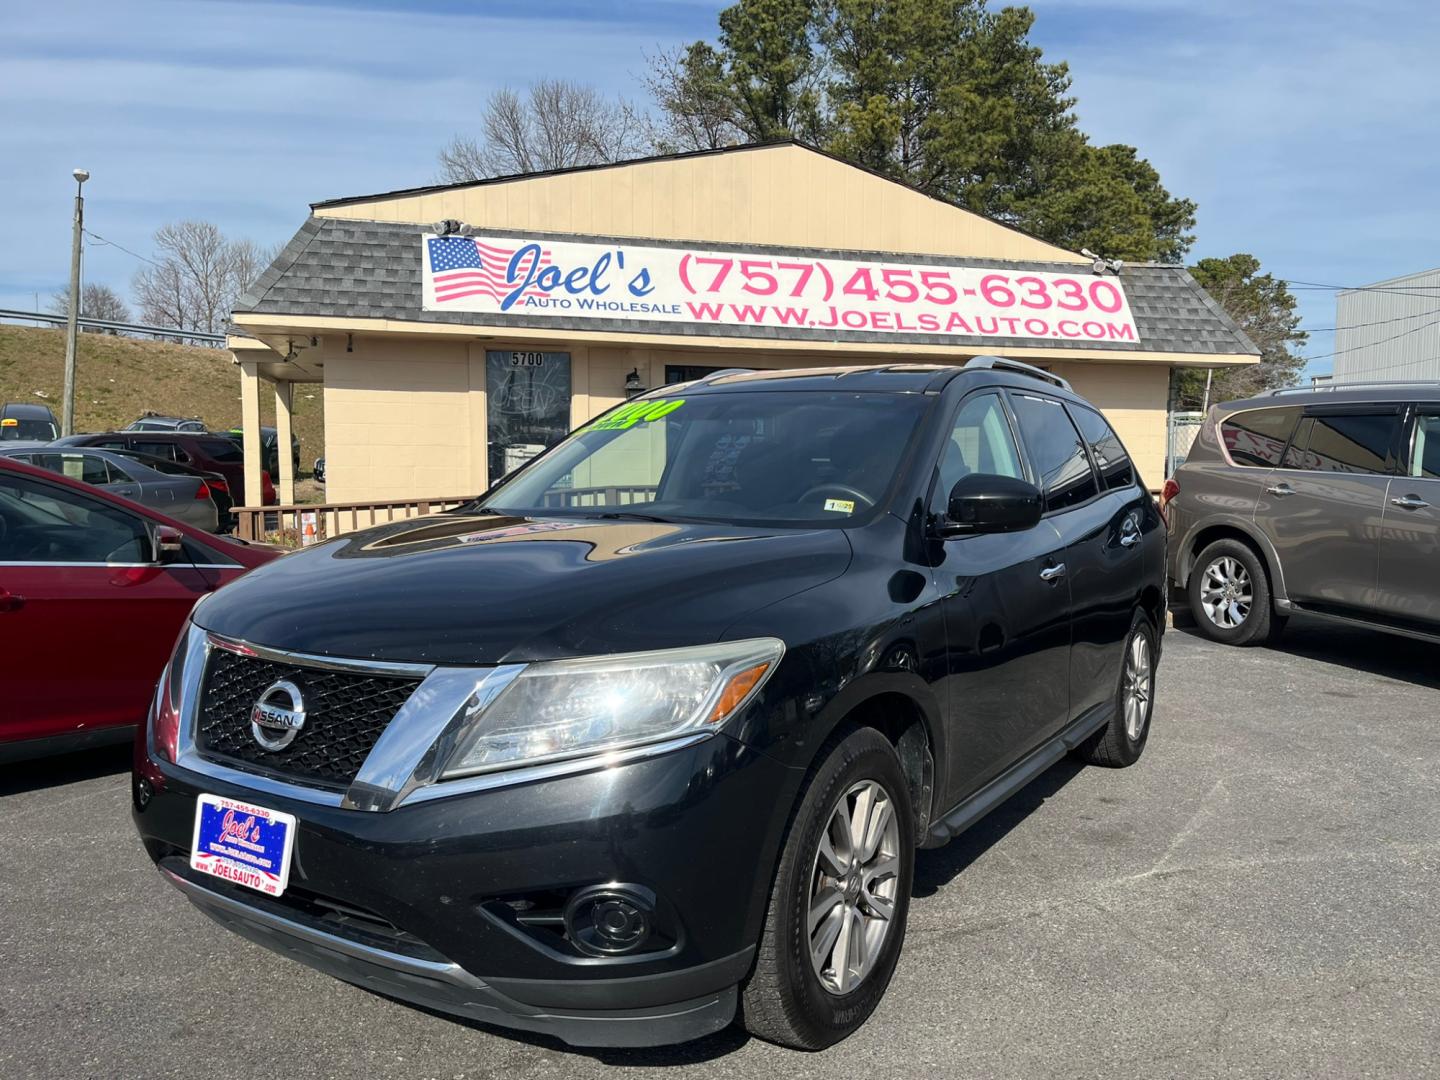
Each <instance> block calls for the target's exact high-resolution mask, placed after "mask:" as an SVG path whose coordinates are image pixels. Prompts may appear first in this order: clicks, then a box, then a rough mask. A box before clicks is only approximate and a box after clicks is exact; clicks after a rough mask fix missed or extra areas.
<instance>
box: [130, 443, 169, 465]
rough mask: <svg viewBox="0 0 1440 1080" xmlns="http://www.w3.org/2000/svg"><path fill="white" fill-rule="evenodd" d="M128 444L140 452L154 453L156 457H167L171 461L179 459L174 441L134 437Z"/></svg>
mask: <svg viewBox="0 0 1440 1080" xmlns="http://www.w3.org/2000/svg"><path fill="white" fill-rule="evenodd" d="M130 445H131V446H132V447H133V448H134V449H136V450H138V451H139V452H140V453H142V454H154V455H155V456H156V457H162V458H169V459H170V460H171V461H178V460H180V454H179V453H178V452H177V447H176V446H175V444H174V443H170V442H154V441H150V440H147V439H134V440H132V441H131V443H130Z"/></svg>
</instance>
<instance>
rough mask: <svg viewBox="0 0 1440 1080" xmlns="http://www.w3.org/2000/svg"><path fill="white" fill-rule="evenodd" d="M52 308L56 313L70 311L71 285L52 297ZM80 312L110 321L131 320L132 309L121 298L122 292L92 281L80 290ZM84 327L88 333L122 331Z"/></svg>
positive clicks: (65, 313) (115, 333) (63, 313)
mask: <svg viewBox="0 0 1440 1080" xmlns="http://www.w3.org/2000/svg"><path fill="white" fill-rule="evenodd" d="M50 310H51V311H52V312H54V313H55V314H56V315H68V314H69V313H70V286H69V285H66V286H65V288H63V289H61V290H60V291H59V292H57V293H56V294H55V295H54V296H52V297H51V298H50ZM80 314H81V315H83V316H84V317H85V318H87V319H105V320H106V321H108V322H122V323H123V322H129V321H130V309H129V308H128V307H126V306H125V301H124V300H122V299H121V298H120V294H119V293H117V292H116V291H115V290H114V289H112V288H110V286H109V285H101V284H100V283H99V282H91V283H90V284H89V285H86V286H84V287H83V288H82V289H81V290H80ZM83 329H85V330H86V332H87V333H102V334H112V335H118V334H119V333H120V331H119V330H96V329H95V328H93V327H85V328H83Z"/></svg>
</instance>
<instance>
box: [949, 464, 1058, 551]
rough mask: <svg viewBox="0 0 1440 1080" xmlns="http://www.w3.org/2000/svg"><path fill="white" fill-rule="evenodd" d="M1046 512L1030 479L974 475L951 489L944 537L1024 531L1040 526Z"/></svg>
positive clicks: (962, 478)
mask: <svg viewBox="0 0 1440 1080" xmlns="http://www.w3.org/2000/svg"><path fill="white" fill-rule="evenodd" d="M1044 509H1045V507H1044V499H1043V497H1042V496H1041V494H1040V489H1039V488H1037V487H1036V486H1035V485H1034V484H1032V483H1030V482H1028V481H1026V480H1017V479H1015V478H1014V477H1012V476H995V475H992V474H989V473H971V474H970V475H969V476H964V477H961V478H960V480H959V481H958V482H957V483H956V484H955V486H954V487H953V488H951V489H950V502H949V505H948V506H947V508H946V511H945V520H944V522H942V523H941V527H940V532H941V535H942V536H965V535H968V534H970V533H999V532H1020V531H1021V530H1023V529H1031V528H1034V527H1035V526H1036V525H1038V524H1039V523H1040V515H1041V513H1043V512H1044Z"/></svg>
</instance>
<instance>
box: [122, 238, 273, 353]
mask: <svg viewBox="0 0 1440 1080" xmlns="http://www.w3.org/2000/svg"><path fill="white" fill-rule="evenodd" d="M155 247H156V249H157V250H156V256H155V258H154V259H153V260H151V265H150V266H147V267H145V268H144V269H142V270H141V271H140V272H139V273H137V274H136V275H135V279H134V282H133V289H134V293H135V299H136V301H137V303H139V305H140V312H141V315H142V317H143V318H144V319H145V321H146V322H149V323H152V324H154V325H157V326H173V327H177V328H179V329H181V330H199V331H203V332H205V333H209V334H218V333H223V332H224V330H225V326H226V324H227V323H228V322H229V319H230V311H231V309H232V308H234V306H235V302H236V300H237V299H239V297H240V295H241V294H242V293H243V292H244V291H245V290H246V289H248V288H249V287H250V286H251V285H252V284H254V282H255V279H256V278H258V277H259V276H260V274H261V273H262V272H263V271H264V269H265V267H267V266H268V265H269V264H270V263H271V262H272V261H273V260H274V257H275V254H276V249H274V248H270V249H266V248H262V247H260V246H259V245H257V244H256V243H255V242H254V241H253V240H227V239H226V238H225V236H224V234H222V233H221V232H220V230H219V228H217V227H216V226H215V225H213V224H211V223H210V222H208V221H179V222H173V223H171V224H169V225H164V226H161V228H160V229H158V230H157V231H156V233H155Z"/></svg>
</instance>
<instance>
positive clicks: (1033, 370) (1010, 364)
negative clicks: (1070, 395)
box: [965, 356, 1070, 390]
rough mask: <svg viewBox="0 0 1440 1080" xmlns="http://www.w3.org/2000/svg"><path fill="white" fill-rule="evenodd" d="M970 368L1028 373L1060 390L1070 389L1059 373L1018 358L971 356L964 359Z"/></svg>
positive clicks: (968, 368) (967, 367)
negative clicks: (1025, 362) (1024, 362)
mask: <svg viewBox="0 0 1440 1080" xmlns="http://www.w3.org/2000/svg"><path fill="white" fill-rule="evenodd" d="M972 368H974V369H976V370H985V369H988V368H994V369H995V370H996V371H1010V372H1014V373H1015V374H1016V375H1029V376H1030V377H1031V378H1032V379H1040V380H1042V381H1044V382H1048V383H1050V384H1052V385H1054V386H1058V387H1060V389H1061V390H1069V389H1070V384H1069V383H1068V382H1067V381H1066V380H1064V379H1062V378H1061V377H1060V376H1059V375H1055V374H1053V373H1052V372H1049V371H1046V370H1045V369H1044V368H1038V367H1035V365H1033V364H1022V363H1021V362H1020V361H1019V360H1007V359H1006V358H1005V357H1003V356H972V357H971V358H970V359H969V360H967V361H965V370H966V371H969V370H971V369H972Z"/></svg>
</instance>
